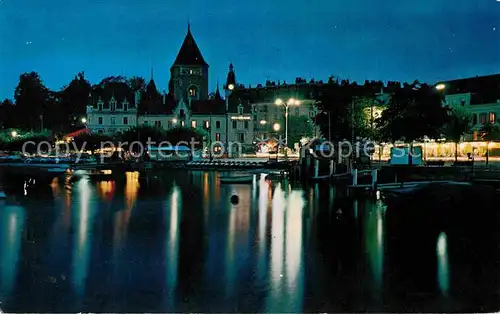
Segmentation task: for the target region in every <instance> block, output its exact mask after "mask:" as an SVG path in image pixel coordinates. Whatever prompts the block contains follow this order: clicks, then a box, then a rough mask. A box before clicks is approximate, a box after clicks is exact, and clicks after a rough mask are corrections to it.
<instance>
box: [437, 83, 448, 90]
mask: <svg viewBox="0 0 500 314" xmlns="http://www.w3.org/2000/svg"><path fill="white" fill-rule="evenodd" d="M445 88H446V85H444V84H443V83H440V84H437V85H436V89H437V90H439V91H442V90H444V89H445Z"/></svg>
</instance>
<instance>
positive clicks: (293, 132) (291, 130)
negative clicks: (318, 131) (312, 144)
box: [287, 116, 314, 147]
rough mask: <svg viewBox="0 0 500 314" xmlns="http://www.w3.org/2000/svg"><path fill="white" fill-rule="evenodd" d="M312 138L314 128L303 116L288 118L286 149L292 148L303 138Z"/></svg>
mask: <svg viewBox="0 0 500 314" xmlns="http://www.w3.org/2000/svg"><path fill="white" fill-rule="evenodd" d="M313 136H314V126H313V123H312V121H311V120H310V119H309V118H308V117H305V116H289V117H288V139H287V140H288V143H287V146H288V147H293V145H294V144H295V143H299V142H300V140H301V139H302V138H304V137H306V138H312V137H313Z"/></svg>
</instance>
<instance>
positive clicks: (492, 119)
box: [490, 112, 496, 123]
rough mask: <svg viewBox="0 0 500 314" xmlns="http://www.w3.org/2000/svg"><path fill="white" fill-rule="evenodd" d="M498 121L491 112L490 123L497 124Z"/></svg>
mask: <svg viewBox="0 0 500 314" xmlns="http://www.w3.org/2000/svg"><path fill="white" fill-rule="evenodd" d="M495 121H496V119H495V113H494V112H490V123H495Z"/></svg>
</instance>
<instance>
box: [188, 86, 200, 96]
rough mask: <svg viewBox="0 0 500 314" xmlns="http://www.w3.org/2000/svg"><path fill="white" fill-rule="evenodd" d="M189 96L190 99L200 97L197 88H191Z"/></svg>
mask: <svg viewBox="0 0 500 314" xmlns="http://www.w3.org/2000/svg"><path fill="white" fill-rule="evenodd" d="M188 95H189V97H198V90H197V89H196V86H191V87H189V89H188Z"/></svg>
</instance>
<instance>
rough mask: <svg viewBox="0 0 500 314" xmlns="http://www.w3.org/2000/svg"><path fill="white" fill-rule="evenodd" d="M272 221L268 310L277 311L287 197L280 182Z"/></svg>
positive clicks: (280, 286) (281, 292) (279, 304)
mask: <svg viewBox="0 0 500 314" xmlns="http://www.w3.org/2000/svg"><path fill="white" fill-rule="evenodd" d="M272 202H273V203H272V204H273V208H272V222H271V268H270V271H271V273H270V277H271V278H270V280H271V290H270V292H269V293H270V295H269V296H268V298H267V312H276V311H277V310H278V309H281V303H282V301H283V276H284V275H283V257H284V256H283V254H284V240H285V239H284V234H285V226H284V223H285V220H284V214H285V198H284V193H283V191H282V189H281V184H280V183H278V185H277V186H276V188H275V190H274V195H273V201H272Z"/></svg>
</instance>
